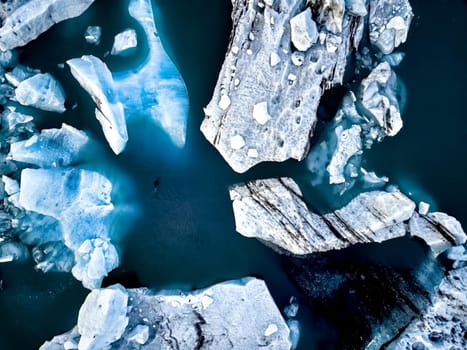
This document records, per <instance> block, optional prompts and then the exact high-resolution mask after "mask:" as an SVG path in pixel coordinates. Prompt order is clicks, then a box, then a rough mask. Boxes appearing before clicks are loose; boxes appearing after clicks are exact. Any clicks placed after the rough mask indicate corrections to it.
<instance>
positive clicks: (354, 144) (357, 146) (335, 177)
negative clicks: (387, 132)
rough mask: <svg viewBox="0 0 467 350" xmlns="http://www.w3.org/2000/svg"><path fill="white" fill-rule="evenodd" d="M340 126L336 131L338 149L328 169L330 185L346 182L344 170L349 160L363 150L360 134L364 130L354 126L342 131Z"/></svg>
mask: <svg viewBox="0 0 467 350" xmlns="http://www.w3.org/2000/svg"><path fill="white" fill-rule="evenodd" d="M342 129H343V128H342V126H340V125H339V126H338V127H337V128H336V130H335V133H336V137H337V140H338V141H337V148H336V150H335V152H334V154H333V156H332V158H331V161H330V163H329V165H328V167H327V168H326V170H327V171H328V172H329V183H330V184H340V183H344V182H345V177H344V169H345V166H346V165H347V163H348V161H349V159H350V158H351V157H353V156H355V155H356V154H358V153H359V152H361V150H362V140H361V137H360V134H361V132H362V128H361V127H360V126H359V125H352V127H351V128H349V129H346V130H342Z"/></svg>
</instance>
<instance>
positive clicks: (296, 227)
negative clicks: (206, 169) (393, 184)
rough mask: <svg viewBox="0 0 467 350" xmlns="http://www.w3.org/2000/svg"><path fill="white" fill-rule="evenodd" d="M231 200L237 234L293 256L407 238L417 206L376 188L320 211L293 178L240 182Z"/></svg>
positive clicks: (393, 193)
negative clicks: (308, 202)
mask: <svg viewBox="0 0 467 350" xmlns="http://www.w3.org/2000/svg"><path fill="white" fill-rule="evenodd" d="M230 198H231V200H232V202H233V203H232V206H233V211H234V217H235V225H236V230H237V232H239V233H240V234H242V235H244V236H246V237H255V238H257V239H259V240H260V241H261V242H264V243H265V244H267V245H270V246H272V247H273V248H275V249H276V250H278V251H279V252H282V253H287V254H292V255H306V254H311V253H315V252H324V251H328V250H334V249H341V248H345V247H348V246H351V245H354V244H357V243H370V242H382V241H385V240H388V239H392V238H396V237H401V236H404V235H405V234H406V230H405V226H404V224H403V223H404V222H405V221H407V220H409V219H410V218H411V216H412V214H413V212H414V210H415V203H413V202H412V201H411V200H410V199H409V198H408V197H406V196H405V195H403V194H402V193H400V192H398V191H394V192H384V191H372V192H365V193H361V194H360V195H358V196H357V197H356V198H354V199H353V200H352V201H350V203H348V204H347V205H346V206H344V207H343V208H341V209H338V210H336V211H334V212H332V213H328V214H324V215H321V214H318V213H314V212H312V211H310V210H308V208H307V206H306V204H305V202H304V199H303V196H302V193H301V191H300V188H299V187H298V185H297V184H296V183H295V182H294V181H293V180H292V179H290V178H277V179H264V180H256V181H250V182H247V183H245V184H241V185H235V186H232V187H231V189H230Z"/></svg>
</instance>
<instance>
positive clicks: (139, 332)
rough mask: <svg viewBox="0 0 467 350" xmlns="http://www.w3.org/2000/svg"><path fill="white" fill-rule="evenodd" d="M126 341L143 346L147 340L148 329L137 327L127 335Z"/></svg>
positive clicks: (142, 326)
mask: <svg viewBox="0 0 467 350" xmlns="http://www.w3.org/2000/svg"><path fill="white" fill-rule="evenodd" d="M127 339H128V341H133V342H136V343H138V344H141V345H144V344H146V342H147V341H148V339H149V327H148V326H146V325H141V324H139V325H137V326H136V327H135V328H134V329H133V330H132V331H131V333H130V334H128V338H127Z"/></svg>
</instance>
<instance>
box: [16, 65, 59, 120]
mask: <svg viewBox="0 0 467 350" xmlns="http://www.w3.org/2000/svg"><path fill="white" fill-rule="evenodd" d="M15 99H16V101H18V102H19V103H20V104H22V105H23V106H30V107H34V108H38V109H42V110H44V111H49V112H57V113H63V112H65V110H66V108H65V92H64V91H63V88H62V86H61V85H60V83H59V82H58V81H57V80H55V78H54V77H53V76H52V75H50V74H49V73H45V74H36V75H34V76H32V77H31V78H28V79H25V80H23V81H21V82H20V83H19V84H18V86H17V88H16V89H15Z"/></svg>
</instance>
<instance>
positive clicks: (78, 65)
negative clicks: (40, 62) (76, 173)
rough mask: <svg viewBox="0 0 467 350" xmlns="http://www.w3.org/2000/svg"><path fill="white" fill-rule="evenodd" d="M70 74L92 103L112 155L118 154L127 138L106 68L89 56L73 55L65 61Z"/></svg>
mask: <svg viewBox="0 0 467 350" xmlns="http://www.w3.org/2000/svg"><path fill="white" fill-rule="evenodd" d="M66 63H67V64H68V65H69V66H70V69H71V74H73V76H74V77H75V79H76V80H77V81H78V82H79V84H80V85H81V86H82V87H83V89H84V90H86V91H87V92H88V93H89V95H90V96H91V98H92V100H93V101H94V103H95V104H96V110H95V113H96V118H97V120H98V121H99V123H100V124H101V126H102V131H103V132H104V135H105V138H106V139H107V142H108V143H109V145H110V148H111V149H112V151H114V153H115V154H120V153H121V152H122V151H123V150H124V149H125V146H126V143H127V141H128V132H127V128H126V120H125V114H124V112H123V105H122V103H121V102H120V100H119V98H118V96H117V94H116V92H115V86H114V81H113V78H112V74H111V73H110V70H109V68H108V67H107V66H106V65H105V63H103V62H102V61H101V60H100V59H98V58H97V57H94V56H92V55H89V56H82V57H81V58H73V59H71V60H68V61H67V62H66Z"/></svg>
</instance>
